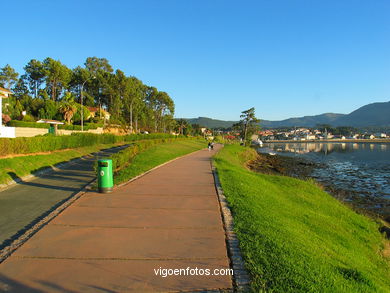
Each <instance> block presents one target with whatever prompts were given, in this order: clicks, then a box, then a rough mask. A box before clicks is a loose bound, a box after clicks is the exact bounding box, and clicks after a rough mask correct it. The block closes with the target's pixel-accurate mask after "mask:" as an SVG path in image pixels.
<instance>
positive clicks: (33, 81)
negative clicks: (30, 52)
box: [24, 59, 45, 98]
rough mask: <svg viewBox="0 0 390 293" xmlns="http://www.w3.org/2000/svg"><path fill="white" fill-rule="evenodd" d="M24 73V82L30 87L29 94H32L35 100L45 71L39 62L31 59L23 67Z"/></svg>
mask: <svg viewBox="0 0 390 293" xmlns="http://www.w3.org/2000/svg"><path fill="white" fill-rule="evenodd" d="M24 71H25V72H26V80H27V81H28V83H29V86H30V92H31V93H33V94H34V97H35V98H36V97H37V96H38V90H39V88H40V86H41V85H42V83H43V82H44V80H45V70H44V66H43V64H42V62H41V61H39V60H35V59H32V60H30V62H28V63H27V65H26V66H25V67H24Z"/></svg>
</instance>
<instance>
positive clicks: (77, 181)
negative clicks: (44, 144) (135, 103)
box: [0, 146, 126, 249]
mask: <svg viewBox="0 0 390 293" xmlns="http://www.w3.org/2000/svg"><path fill="white" fill-rule="evenodd" d="M125 147H126V146H121V147H114V148H110V149H105V150H101V151H99V152H96V153H93V154H90V155H87V156H84V157H83V158H80V159H76V160H73V161H72V162H70V163H68V164H66V165H65V166H63V167H61V169H58V170H57V171H54V170H53V171H51V172H47V173H45V174H41V175H37V176H36V178H34V179H32V180H28V181H21V182H20V183H18V184H16V185H14V186H12V187H9V188H7V189H5V190H2V191H0V249H1V248H3V247H4V246H6V245H8V244H9V243H10V242H11V241H12V240H14V239H15V238H17V237H18V236H19V235H20V234H22V233H24V232H25V231H26V230H28V229H29V228H30V227H31V226H33V225H34V224H36V222H38V221H39V220H40V219H41V218H42V217H44V216H45V215H47V214H48V213H49V212H50V211H51V210H52V209H53V208H55V207H56V206H58V205H60V204H61V202H63V201H64V200H66V199H68V198H70V197H72V196H73V195H74V194H76V193H78V192H79V191H80V190H81V189H82V188H83V187H84V186H86V185H87V184H88V183H89V182H91V181H92V180H93V179H94V178H96V172H95V171H94V169H93V164H94V163H95V161H96V159H97V158H102V157H107V156H110V155H112V154H113V153H116V152H118V151H120V150H122V149H123V148H125ZM11 176H13V177H15V178H16V177H17V176H16V175H15V174H11ZM19 179H20V178H19Z"/></svg>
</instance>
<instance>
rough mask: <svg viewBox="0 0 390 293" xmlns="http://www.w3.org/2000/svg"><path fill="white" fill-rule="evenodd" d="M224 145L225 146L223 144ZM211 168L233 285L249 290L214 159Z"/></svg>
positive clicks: (235, 288) (247, 275) (232, 223)
mask: <svg viewBox="0 0 390 293" xmlns="http://www.w3.org/2000/svg"><path fill="white" fill-rule="evenodd" d="M222 147H223V146H222ZM210 163H211V170H212V172H213V176H214V183H215V189H216V191H217V195H218V202H219V207H220V210H221V215H222V222H223V226H224V230H225V239H226V246H227V252H228V256H229V259H230V266H231V268H232V269H233V286H234V290H235V292H249V291H250V283H251V278H250V275H249V273H248V271H247V270H246V268H245V262H244V260H243V257H242V254H241V250H240V246H239V241H238V238H237V235H236V233H235V232H234V221H233V216H232V212H231V210H230V207H229V204H228V201H227V199H226V197H225V194H224V192H223V189H222V185H221V181H220V180H219V177H218V170H217V168H216V167H215V164H214V162H213V159H211V162H210Z"/></svg>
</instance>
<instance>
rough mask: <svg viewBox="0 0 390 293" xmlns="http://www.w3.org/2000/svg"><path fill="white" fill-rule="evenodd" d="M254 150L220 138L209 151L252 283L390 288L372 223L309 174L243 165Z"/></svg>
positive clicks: (317, 288) (308, 288)
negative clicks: (218, 146) (213, 152)
mask: <svg viewBox="0 0 390 293" xmlns="http://www.w3.org/2000/svg"><path fill="white" fill-rule="evenodd" d="M255 155H256V154H255V152H254V151H253V150H249V149H246V150H245V151H244V149H243V148H242V147H239V146H226V147H225V148H224V149H223V150H222V151H221V152H220V153H219V154H218V155H217V156H216V157H215V163H216V167H217V169H218V173H219V176H220V179H221V183H222V187H223V190H224V192H225V194H226V196H227V198H228V201H229V203H230V205H231V207H232V210H233V215H234V219H235V229H236V232H237V235H238V237H239V239H240V245H241V248H242V251H243V254H244V258H245V260H246V263H247V266H248V269H249V270H250V272H251V274H252V276H253V289H255V290H256V291H263V290H264V291H272V292H389V291H390V274H389V266H388V264H389V263H388V261H386V260H385V259H384V258H383V257H382V256H381V250H382V248H383V243H384V241H385V240H384V239H383V236H382V235H381V234H380V233H379V232H378V226H377V224H376V223H375V222H374V221H372V220H370V219H368V218H366V217H364V216H361V215H358V214H356V213H355V212H353V211H352V210H351V209H349V208H348V207H346V206H344V205H343V204H341V203H340V202H338V201H337V200H336V199H334V198H333V197H331V196H330V195H328V194H327V193H325V192H324V191H322V190H321V189H320V188H318V187H317V186H316V185H315V184H314V183H312V182H308V181H302V180H297V179H294V178H290V177H283V176H273V175H265V174H257V173H253V172H251V171H249V170H247V169H246V168H245V167H243V165H244V162H246V161H247V160H248V159H250V158H253V157H254V156H255Z"/></svg>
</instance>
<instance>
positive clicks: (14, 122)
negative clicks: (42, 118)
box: [8, 120, 103, 130]
mask: <svg viewBox="0 0 390 293" xmlns="http://www.w3.org/2000/svg"><path fill="white" fill-rule="evenodd" d="M8 125H9V126H12V127H29V128H49V127H50V125H49V124H47V123H37V122H27V121H19V120H11V121H10V122H8ZM98 127H103V123H85V124H84V130H89V129H96V128H98ZM58 129H65V130H81V125H58Z"/></svg>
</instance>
